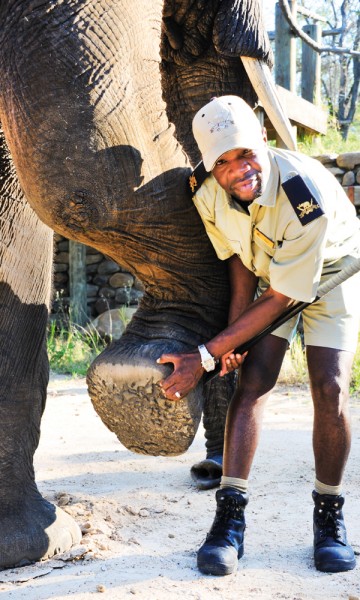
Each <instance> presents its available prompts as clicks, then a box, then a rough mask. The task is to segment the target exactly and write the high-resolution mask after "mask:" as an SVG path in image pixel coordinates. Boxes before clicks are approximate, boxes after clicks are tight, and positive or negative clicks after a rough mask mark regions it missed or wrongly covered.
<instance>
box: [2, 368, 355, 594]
mask: <svg viewBox="0 0 360 600" xmlns="http://www.w3.org/2000/svg"><path fill="white" fill-rule="evenodd" d="M352 413H353V427H354V441H353V447H352V453H351V456H350V459H349V463H348V468H347V474H346V480H345V491H346V504H345V515H346V521H347V525H348V532H349V538H350V541H351V542H352V543H353V545H354V547H355V550H356V553H357V554H360V518H359V499H360V485H359V484H360V470H359V457H360V402H359V399H358V400H356V399H355V398H353V401H352ZM311 422H312V409H311V402H310V399H309V393H308V389H307V387H306V386H303V387H284V386H282V385H279V386H278V388H277V389H276V391H275V392H274V393H273V395H272V397H271V400H270V402H269V405H268V408H267V412H266V422H265V428H264V432H263V435H262V439H261V444H260V448H259V450H258V453H257V456H256V462H255V465H254V469H253V473H252V479H251V490H250V492H251V498H250V503H249V506H248V508H247V512H246V514H247V532H246V546H245V555H244V557H243V558H242V559H241V561H240V562H239V568H238V571H237V572H236V573H235V574H233V575H230V576H227V577H222V578H217V577H212V576H203V575H202V574H201V573H199V572H198V571H197V569H196V549H197V548H198V547H199V545H200V544H201V542H202V540H203V538H204V536H205V534H206V532H207V530H208V528H209V526H210V524H211V522H212V519H213V515H214V506H215V503H214V490H211V491H202V492H199V491H197V490H196V489H195V487H194V485H193V483H192V481H191V478H190V474H189V471H190V467H191V466H192V464H193V463H195V462H197V461H198V460H201V459H202V458H204V456H205V451H204V437H203V430H202V429H200V430H199V432H198V434H197V437H196V439H195V442H194V444H193V445H192V447H191V448H190V449H189V451H188V452H187V453H186V454H185V455H183V456H180V457H176V458H162V457H161V458H154V457H146V456H140V455H134V454H132V453H130V452H129V451H127V450H126V449H125V448H124V447H123V446H122V445H121V444H120V443H119V442H118V441H117V439H116V437H115V436H114V434H112V433H110V432H109V431H108V430H107V429H106V427H105V426H104V425H103V424H102V422H101V420H100V418H99V417H98V416H97V415H96V413H95V412H94V410H93V408H92V405H91V402H90V400H89V397H88V395H87V390H86V385H85V382H84V380H72V379H67V378H61V377H60V378H59V377H56V378H52V380H51V382H50V385H49V397H48V404H47V408H46V411H45V415H44V419H43V424H42V436H41V442H40V446H39V449H38V451H37V453H36V457H35V459H36V460H35V465H36V473H37V481H38V485H39V488H40V490H41V491H42V493H43V494H44V496H45V497H46V498H47V499H49V500H50V501H52V502H55V503H58V504H60V505H62V506H63V508H64V509H65V510H67V511H68V512H69V513H71V514H72V515H73V516H74V518H75V519H76V521H77V522H78V523H79V525H80V526H81V528H82V530H83V532H84V537H83V540H82V543H81V544H80V545H79V546H78V547H77V548H75V549H74V550H73V551H72V552H70V553H68V555H63V556H60V557H59V558H58V560H51V561H47V562H46V561H45V562H42V563H37V564H36V565H33V566H30V567H23V568H17V569H11V570H7V571H2V572H1V573H0V597H1V598H6V599H7V598H9V599H10V598H11V599H14V600H20V599H24V600H25V599H26V600H44V599H49V598H52V599H56V600H62V599H65V598H69V597H71V598H74V599H76V600H87V599H90V598H91V599H92V598H94V597H99V598H101V597H102V598H107V599H110V598H112V599H130V598H133V597H135V598H139V599H144V600H178V599H179V600H180V599H181V600H187V599H194V600H195V599H196V600H205V599H212V598H214V599H215V598H216V600H230V599H243V600H253V599H257V600H270V599H271V600H275V599H288V600H317V599H322V600H325V599H326V600H340V599H346V600H349V599H351V600H355V599H358V600H359V599H360V559H359V565H358V567H357V568H356V569H355V570H354V571H350V572H348V573H344V574H334V575H329V574H323V573H319V572H317V571H316V570H315V569H314V567H313V560H312V548H311V546H312V533H311V520H312V500H311V490H312V485H313V479H314V471H313V460H312V452H311Z"/></svg>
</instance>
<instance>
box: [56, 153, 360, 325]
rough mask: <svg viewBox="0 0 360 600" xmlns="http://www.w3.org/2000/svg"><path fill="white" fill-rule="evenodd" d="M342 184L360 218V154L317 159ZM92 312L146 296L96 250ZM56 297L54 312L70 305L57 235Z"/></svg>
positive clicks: (64, 254)
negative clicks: (142, 295)
mask: <svg viewBox="0 0 360 600" xmlns="http://www.w3.org/2000/svg"><path fill="white" fill-rule="evenodd" d="M315 158H316V159H317V160H319V161H320V162H321V163H323V165H324V166H325V167H326V168H327V169H329V171H331V173H333V175H334V176H335V177H336V179H337V180H338V181H339V182H340V183H341V185H342V186H343V188H344V190H345V191H346V193H347V195H348V196H349V198H350V200H351V202H353V204H354V205H355V206H356V209H357V212H358V215H359V216H360V152H347V153H345V154H339V155H337V154H328V155H322V156H316V157H315ZM86 275H87V297H88V312H89V316H90V317H91V318H95V317H97V316H98V315H100V314H102V313H104V312H105V311H107V310H109V309H113V308H120V307H122V306H124V305H125V306H134V307H136V305H137V303H138V300H139V298H140V297H141V294H142V286H141V282H140V281H139V280H137V279H136V278H135V277H133V275H131V273H127V272H126V271H125V270H124V269H122V268H121V267H119V266H118V265H117V264H116V263H114V262H113V261H112V260H109V259H108V258H107V257H106V256H104V255H103V254H100V253H99V252H97V251H96V250H94V249H93V248H90V247H87V248H86ZM54 288H55V290H54V291H55V298H54V302H53V308H52V312H53V313H58V312H60V311H62V310H65V311H67V309H68V306H69V242H68V240H67V239H65V238H63V237H62V236H60V235H58V234H55V265H54Z"/></svg>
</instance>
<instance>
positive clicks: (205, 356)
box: [198, 345, 215, 371]
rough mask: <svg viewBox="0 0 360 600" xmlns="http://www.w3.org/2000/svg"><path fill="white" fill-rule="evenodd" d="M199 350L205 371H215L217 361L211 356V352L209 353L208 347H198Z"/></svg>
mask: <svg viewBox="0 0 360 600" xmlns="http://www.w3.org/2000/svg"><path fill="white" fill-rule="evenodd" d="M198 350H199V352H200V356H201V366H202V367H203V368H204V369H205V371H213V370H214V369H215V359H214V357H213V356H211V354H210V352H208V350H207V348H206V346H204V345H201V346H198Z"/></svg>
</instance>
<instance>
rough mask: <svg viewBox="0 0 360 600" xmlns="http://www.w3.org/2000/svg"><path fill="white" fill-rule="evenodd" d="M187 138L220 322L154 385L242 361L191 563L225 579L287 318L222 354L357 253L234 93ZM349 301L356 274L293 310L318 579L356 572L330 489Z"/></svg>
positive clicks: (348, 233)
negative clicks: (310, 456)
mask: <svg viewBox="0 0 360 600" xmlns="http://www.w3.org/2000/svg"><path fill="white" fill-rule="evenodd" d="M193 132H194V136H195V139H196V141H197V143H198V146H199V149H200V151H201V154H202V158H203V165H204V167H205V170H206V172H207V173H208V176H207V177H206V178H205V180H204V181H203V182H202V184H201V185H199V182H198V187H197V190H196V192H195V195H194V197H193V200H194V203H195V206H196V207H197V209H198V211H199V213H200V216H201V218H202V220H203V222H204V225H205V228H206V231H207V233H208V235H209V238H210V240H211V242H212V244H213V246H214V248H215V250H216V252H217V255H218V257H219V258H220V259H222V260H228V264H229V274H230V282H231V290H232V293H231V302H230V312H229V326H228V327H227V329H225V330H224V331H222V332H221V333H219V334H218V335H217V336H216V337H214V338H213V339H212V340H209V341H207V342H206V346H204V345H201V346H199V348H198V349H196V350H194V352H190V353H187V354H177V355H176V354H167V355H163V356H162V357H161V358H160V359H159V360H158V362H160V363H165V362H172V363H173V364H174V372H173V373H172V374H171V375H170V376H169V377H168V378H167V379H165V380H164V381H163V382H162V384H161V385H162V387H163V390H164V393H165V395H166V396H167V397H168V398H170V399H173V400H176V398H180V397H182V396H185V395H186V394H187V393H188V392H189V391H190V390H191V389H192V388H193V387H194V386H195V385H196V384H197V382H198V381H199V379H200V378H201V376H202V375H203V373H204V370H206V371H210V370H212V369H213V368H214V367H215V362H216V361H218V360H221V363H222V370H221V375H224V374H225V373H226V372H227V371H231V370H233V369H234V368H237V367H238V366H239V365H240V364H242V368H241V376H240V381H239V385H238V389H237V391H236V392H235V394H234V397H233V399H232V401H231V404H230V407H229V411H228V416H227V424H226V433H225V447H224V461H223V476H222V479H221V484H220V490H219V491H217V493H216V500H217V510H216V516H215V520H214V522H213V525H212V528H211V529H210V532H209V534H208V535H207V538H206V541H205V543H204V544H203V545H202V547H201V548H200V550H199V551H198V557H197V560H198V567H199V569H200V570H201V571H202V572H204V573H211V574H213V575H226V574H229V573H231V572H233V571H234V570H235V569H236V568H237V561H238V558H240V557H241V556H242V553H243V538H244V529H245V518H244V510H245V507H246V505H247V503H248V494H247V491H248V478H249V474H250V469H251V465H252V461H253V458H254V454H255V451H256V447H257V444H258V439H259V435H260V430H261V426H262V415H263V411H264V406H265V402H266V400H267V398H268V396H269V394H270V392H271V390H272V388H273V386H274V385H275V383H276V380H277V377H278V374H279V371H280V368H281V364H282V361H283V358H284V355H285V352H286V349H287V347H288V343H289V342H290V341H291V338H292V335H293V330H294V328H295V327H296V322H294V320H292V322H291V323H289V322H287V323H285V324H284V325H282V326H281V327H280V328H278V329H277V330H276V331H275V332H274V333H273V334H271V335H268V336H266V337H265V338H263V339H262V340H261V341H260V342H259V343H258V344H256V345H255V346H253V347H252V348H251V350H250V351H249V352H248V354H247V356H243V357H242V356H240V355H234V354H233V350H234V348H236V347H237V346H239V345H241V344H243V343H244V342H246V341H247V340H249V339H250V338H252V337H253V336H254V335H256V334H257V333H259V332H260V331H262V330H263V329H264V328H265V327H266V326H267V325H269V324H270V323H271V322H272V321H273V320H274V319H276V317H278V316H279V315H281V314H282V313H283V312H284V310H285V309H287V308H288V307H291V306H292V305H293V304H294V303H295V302H298V301H303V302H312V301H313V300H314V298H315V297H316V291H317V288H318V285H319V283H320V282H323V281H324V280H326V279H327V278H328V277H329V276H331V275H333V274H334V273H335V272H337V271H340V270H341V269H342V268H344V266H346V265H347V264H348V263H349V261H351V260H352V257H358V256H359V254H360V221H359V220H358V219H357V217H356V215H355V210H354V207H353V206H352V205H351V203H350V201H349V200H348V198H347V196H346V195H345V193H344V191H343V189H342V188H341V186H340V185H339V184H338V183H337V181H336V180H335V178H334V177H333V176H332V175H331V174H330V173H329V172H328V171H327V170H326V169H325V168H324V167H323V166H322V165H321V164H320V163H319V162H318V161H316V160H314V159H311V158H309V157H306V156H302V155H300V154H298V153H295V152H290V151H285V150H279V149H274V148H269V147H268V146H267V144H266V132H265V130H263V129H261V126H260V123H259V121H258V119H257V118H256V116H255V114H254V112H253V111H252V110H251V108H250V107H249V106H248V105H247V104H246V103H245V102H244V101H243V100H241V99H240V98H238V97H235V96H223V97H221V98H214V99H213V100H212V101H211V102H209V103H208V104H206V105H205V106H204V107H203V108H202V109H201V110H200V111H199V112H198V113H197V114H196V115H195V118H194V121H193ZM192 183H193V185H196V173H195V179H194V178H193V179H192ZM358 294H359V279H358V277H357V276H356V277H352V278H350V279H348V280H347V281H346V282H345V283H343V284H341V285H340V286H338V287H337V288H335V289H334V290H333V291H332V292H330V293H329V294H327V295H326V296H324V298H322V299H321V300H319V301H317V302H315V303H314V304H312V305H310V306H309V307H308V308H307V309H305V310H304V311H303V322H304V336H305V344H306V353H307V362H308V370H309V378H310V385H311V393H312V398H313V403H314V429H313V449H314V457H315V471H316V479H315V489H314V491H313V500H314V504H315V506H314V523H313V529H314V558H315V566H316V568H317V569H319V570H320V571H327V572H338V571H346V570H349V569H353V568H354V567H355V557H354V552H353V549H352V548H351V546H350V544H349V543H348V542H347V538H346V530H345V525H344V519H343V514H342V506H343V503H344V497H343V495H342V485H341V482H342V476H343V471H344V468H345V464H346V460H347V457H348V454H349V450H350V422H349V413H348V394H349V380H350V374H351V367H352V362H353V356H354V351H355V349H356V345H357V335H358V334H357V332H358V324H359V308H358V307H359V304H360V302H359V297H358ZM254 297H256V299H255V300H254ZM295 320H296V317H295Z"/></svg>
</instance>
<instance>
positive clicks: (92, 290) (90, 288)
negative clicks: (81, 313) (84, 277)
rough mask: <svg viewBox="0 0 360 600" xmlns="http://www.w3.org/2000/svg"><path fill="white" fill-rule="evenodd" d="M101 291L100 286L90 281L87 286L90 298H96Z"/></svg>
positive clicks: (87, 293) (87, 294)
mask: <svg viewBox="0 0 360 600" xmlns="http://www.w3.org/2000/svg"><path fill="white" fill-rule="evenodd" d="M98 291H99V286H97V285H93V284H91V283H88V284H87V286H86V296H87V297H88V298H96V296H97V293H98Z"/></svg>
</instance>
